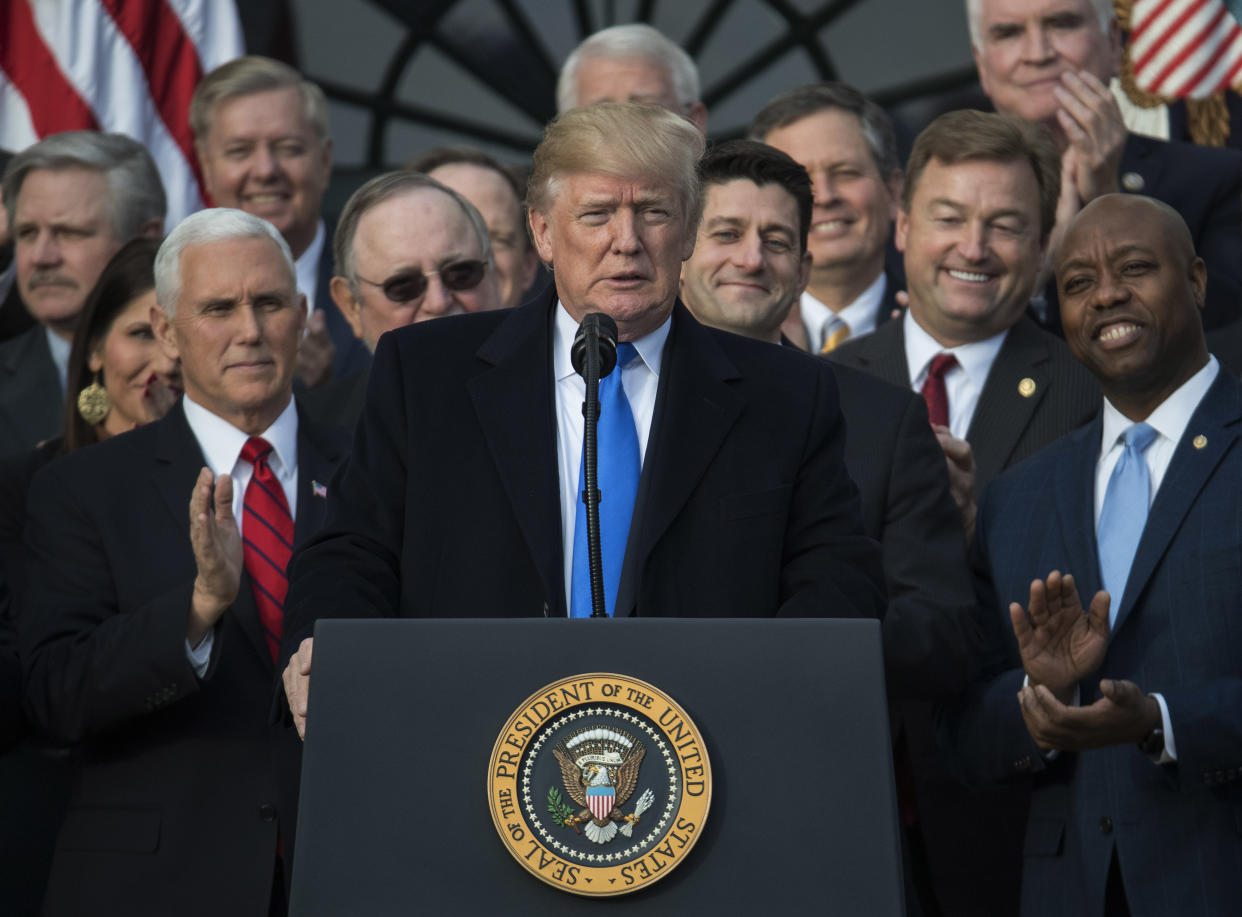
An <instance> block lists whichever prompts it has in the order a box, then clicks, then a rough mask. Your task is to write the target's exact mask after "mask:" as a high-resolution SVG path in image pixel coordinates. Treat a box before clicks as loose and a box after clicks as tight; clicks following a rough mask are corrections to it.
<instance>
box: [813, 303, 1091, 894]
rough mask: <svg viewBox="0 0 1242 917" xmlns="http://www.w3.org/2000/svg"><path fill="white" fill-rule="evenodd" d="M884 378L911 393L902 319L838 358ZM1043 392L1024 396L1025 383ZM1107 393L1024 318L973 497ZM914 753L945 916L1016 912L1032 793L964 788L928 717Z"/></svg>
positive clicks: (991, 402)
mask: <svg viewBox="0 0 1242 917" xmlns="http://www.w3.org/2000/svg"><path fill="white" fill-rule="evenodd" d="M831 359H832V360H833V361H834V362H840V363H843V364H845V365H846V366H854V367H856V368H858V369H861V370H863V371H864V372H868V373H871V374H873V375H876V376H879V377H880V378H881V379H885V380H886V381H889V382H892V383H894V384H896V385H900V386H902V387H904V388H909V387H910V370H909V368H908V366H907V363H906V341H905V323H904V322H899V321H894V322H888V323H887V324H885V325H882V326H880V327H879V328H877V329H876V331H875V332H874V333H873V334H869V335H867V336H866V337H863V338H860V339H859V340H857V341H850V342H848V343H846V344H845V345H843V346H842V347H840V348H838V349H837V350H836V351H834V352H833V353H832V354H831ZM1027 378H1029V379H1031V380H1033V381H1034V382H1035V390H1034V392H1033V393H1032V394H1030V395H1029V396H1023V395H1022V394H1021V392H1020V391H1019V389H1018V385H1019V382H1020V381H1021V380H1023V379H1027ZM1099 404H1100V390H1099V386H1098V385H1097V384H1096V381H1095V379H1094V378H1093V377H1092V376H1091V374H1090V373H1089V372H1087V370H1086V369H1084V368H1083V366H1082V365H1081V364H1080V363H1079V362H1078V361H1077V360H1075V359H1074V358H1073V356H1072V355H1071V354H1070V352H1069V349H1068V348H1067V347H1066V346H1065V343H1064V342H1063V341H1061V340H1059V339H1057V338H1054V337H1053V336H1052V335H1050V334H1048V333H1047V332H1045V331H1042V330H1040V329H1039V327H1038V326H1036V325H1035V323H1034V322H1033V321H1031V320H1030V319H1029V318H1023V319H1021V320H1020V321H1019V322H1018V323H1017V324H1016V325H1014V326H1013V328H1011V329H1010V331H1009V334H1008V335H1006V337H1005V341H1004V344H1002V346H1001V349H1000V352H999V353H998V354H997V355H996V360H995V361H994V362H993V363H992V369H991V371H990V372H989V373H988V378H987V381H986V382H985V383H984V386H983V391H982V392H981V393H980V395H979V403H978V405H977V406H976V408H975V414H974V418H973V419H972V420H971V424H970V429H969V430H968V431H967V433H966V439H967V441H968V442H969V443H970V445H971V448H972V449H973V450H974V454H975V463H976V472H975V494H976V495H981V494H982V493H983V492H984V489H985V488H986V487H987V485H988V482H990V481H991V480H992V479H993V478H995V477H996V476H997V475H998V474H1000V473H1001V472H1002V471H1004V470H1005V469H1006V468H1008V467H1009V466H1010V465H1013V464H1014V463H1015V462H1018V461H1020V460H1021V459H1023V458H1025V457H1027V456H1029V455H1031V454H1032V453H1034V452H1036V451H1037V450H1039V449H1040V448H1042V447H1044V446H1046V445H1047V444H1048V443H1050V442H1052V441H1053V440H1055V439H1056V438H1057V437H1058V436H1061V435H1062V434H1064V433H1067V432H1068V431H1070V430H1072V429H1074V428H1075V427H1077V426H1079V425H1080V424H1083V423H1086V422H1087V420H1089V419H1090V418H1091V416H1092V415H1093V414H1095V413H1096V412H1097V410H1098V409H1099ZM911 722H912V723H913V724H914V728H911V729H909V730H908V733H907V736H908V742H909V748H910V756H911V760H912V762H913V765H914V776H915V781H916V783H917V791H918V808H919V825H918V830H919V831H920V832H921V834H922V837H923V845H924V848H925V849H926V851H927V860H928V866H929V870H930V873H931V881H932V885H933V886H934V893H935V896H936V899H937V902H938V904H939V907H940V909H941V910H942V911H943V912H944V913H945V914H953V915H955V917H998V915H1007V914H1013V913H1015V912H1016V911H1017V906H1018V884H1019V880H1020V876H1021V868H1022V863H1021V853H1022V831H1023V824H1024V819H1025V815H1026V811H1027V808H1028V801H1027V795H1026V792H1025V790H1022V789H1018V788H1013V787H984V788H978V789H966V788H965V787H962V786H960V785H959V784H958V782H957V781H956V780H955V779H954V778H952V777H951V776H950V775H949V774H948V773H947V772H946V769H945V766H944V764H943V762H942V761H941V755H940V752H939V750H938V749H937V748H936V743H935V738H934V729H933V727H932V724H931V723H930V720H929V719H927V718H923V719H922V720H918V719H915V720H912V721H911Z"/></svg>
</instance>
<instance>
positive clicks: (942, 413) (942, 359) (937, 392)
mask: <svg viewBox="0 0 1242 917" xmlns="http://www.w3.org/2000/svg"><path fill="white" fill-rule="evenodd" d="M956 365H957V357H955V356H953V354H951V353H938V354H936V356H935V357H934V358H933V359H932V361H931V367H930V368H929V369H928V370H927V380H926V381H925V382H924V383H923V400H924V401H926V402H927V417H928V419H929V420H930V421H931V422H932V423H933V424H936V425H937V426H941V427H947V426H948V425H949V393H948V391H946V390H945V387H944V374H945V373H947V372H948V371H949V370H950V369H952V368H953V367H954V366H956Z"/></svg>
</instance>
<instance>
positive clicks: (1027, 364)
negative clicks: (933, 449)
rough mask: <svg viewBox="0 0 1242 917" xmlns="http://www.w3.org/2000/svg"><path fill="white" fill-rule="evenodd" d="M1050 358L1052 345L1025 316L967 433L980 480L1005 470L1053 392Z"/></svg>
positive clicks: (988, 381) (1003, 350) (994, 365)
mask: <svg viewBox="0 0 1242 917" xmlns="http://www.w3.org/2000/svg"><path fill="white" fill-rule="evenodd" d="M1047 361H1048V345H1047V344H1046V343H1045V342H1044V340H1043V339H1042V335H1041V334H1040V331H1039V329H1038V328H1037V327H1036V326H1035V324H1034V323H1033V322H1032V321H1031V320H1030V319H1029V318H1022V319H1021V320H1020V321H1019V322H1018V323H1017V324H1016V325H1014V326H1013V327H1012V328H1011V329H1010V330H1009V333H1008V334H1007V335H1005V342H1004V344H1002V345H1001V349H1000V352H999V353H998V354H997V355H996V359H995V360H994V361H993V362H992V368H991V370H989V371H988V377H987V379H986V380H985V381H984V383H983V390H982V391H981V392H980V393H979V403H978V405H977V406H976V407H975V416H974V417H973V418H972V419H971V422H970V429H969V430H968V431H967V432H966V439H967V440H968V441H969V442H970V445H971V448H973V449H974V451H975V466H976V468H977V479H978V480H980V481H990V480H992V478H994V477H996V476H997V475H998V474H1000V472H1001V471H1003V470H1004V468H1005V463H1006V461H1008V459H1009V456H1010V455H1012V454H1013V450H1014V447H1015V446H1016V445H1017V444H1018V440H1019V439H1020V438H1021V436H1022V431H1023V430H1025V429H1026V427H1027V425H1028V424H1029V423H1030V422H1031V417H1032V416H1034V414H1035V410H1036V408H1038V407H1039V403H1040V402H1041V401H1042V400H1043V399H1044V397H1045V396H1046V395H1047V393H1048V385H1049V384H1050V377H1049V376H1048V373H1047V371H1046V369H1045V367H1044V364H1046V363H1047ZM1026 379H1029V380H1030V381H1031V382H1033V383H1034V388H1033V389H1031V387H1030V385H1029V383H1028V384H1023V381H1024V380H1026ZM1023 391H1027V392H1029V394H1027V395H1023V394H1022V392H1023Z"/></svg>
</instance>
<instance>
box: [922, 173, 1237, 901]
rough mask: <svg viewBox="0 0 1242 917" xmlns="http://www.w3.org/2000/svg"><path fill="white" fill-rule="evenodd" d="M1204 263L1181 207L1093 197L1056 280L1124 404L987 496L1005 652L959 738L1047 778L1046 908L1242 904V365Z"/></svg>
mask: <svg viewBox="0 0 1242 917" xmlns="http://www.w3.org/2000/svg"><path fill="white" fill-rule="evenodd" d="M1206 273H1207V272H1206V269H1205V266H1204V263H1203V261H1202V260H1201V259H1199V258H1197V257H1195V253H1194V248H1193V244H1192V240H1191V237H1190V234H1189V232H1188V230H1187V229H1186V226H1185V223H1184V222H1183V221H1182V220H1181V219H1180V217H1179V216H1178V215H1177V213H1176V212H1175V211H1173V210H1172V209H1171V208H1169V207H1168V206H1167V205H1165V204H1163V203H1160V202H1157V201H1154V200H1152V199H1149V198H1141V197H1132V196H1122V195H1108V196H1104V197H1101V198H1099V199H1098V200H1096V201H1094V202H1093V203H1091V204H1089V205H1088V206H1087V207H1085V208H1084V209H1083V211H1082V213H1081V214H1080V215H1079V216H1078V217H1077V218H1076V219H1075V220H1074V221H1073V222H1072V223H1071V225H1070V228H1069V231H1068V232H1067V234H1066V238H1065V244H1064V247H1063V248H1062V251H1061V253H1060V255H1059V256H1058V265H1057V286H1058V288H1059V291H1060V295H1061V309H1062V319H1063V321H1064V326H1065V330H1066V340H1067V341H1068V342H1069V345H1070V347H1071V348H1072V349H1073V351H1074V355H1075V356H1076V357H1077V358H1078V359H1080V360H1082V361H1083V363H1084V364H1086V366H1087V367H1088V368H1089V369H1090V370H1091V372H1092V373H1093V374H1094V375H1095V376H1096V377H1097V378H1098V379H1099V381H1100V387H1101V388H1102V389H1103V391H1104V397H1105V400H1104V406H1103V411H1102V412H1101V414H1100V417H1099V418H1097V419H1096V420H1095V421H1094V422H1093V423H1092V424H1090V425H1089V426H1087V427H1084V428H1083V429H1081V430H1077V431H1075V432H1073V433H1071V434H1069V435H1068V436H1066V437H1064V438H1062V439H1060V440H1058V441H1057V442H1056V443H1055V444H1054V445H1052V446H1050V447H1049V448H1048V449H1046V450H1045V451H1043V452H1041V453H1040V454H1039V455H1037V456H1035V457H1033V458H1032V459H1031V460H1030V461H1028V462H1024V463H1023V464H1022V465H1020V466H1019V467H1017V468H1014V469H1012V470H1011V471H1010V472H1007V473H1006V474H1005V475H1003V476H1002V477H1001V478H999V479H998V480H997V481H996V482H995V484H994V485H993V487H992V488H991V490H990V491H989V492H988V494H987V496H986V498H985V500H984V504H983V507H982V510H981V513H980V522H979V533H978V539H977V544H978V548H979V551H980V565H979V569H980V571H981V573H982V574H983V575H984V576H985V577H986V580H985V581H983V582H982V584H981V585H982V587H983V588H981V594H982V595H983V596H984V597H985V601H984V604H983V607H982V609H981V610H982V612H983V613H984V614H985V616H986V617H985V623H986V624H987V625H988V626H990V629H991V634H992V653H991V655H990V659H989V668H988V671H987V672H986V673H985V675H984V677H983V678H981V680H980V681H979V683H978V684H977V685H976V686H975V687H974V688H973V689H972V691H971V692H970V694H969V695H968V698H967V701H966V703H964V704H963V705H962V706H961V707H960V708H959V709H957V710H955V711H952V712H951V715H950V716H949V717H948V719H947V720H946V727H947V728H946V736H947V738H948V739H949V744H950V746H951V747H953V748H954V749H955V751H956V752H957V755H958V757H959V758H960V761H961V765H962V768H963V770H964V772H965V774H966V775H967V776H968V777H970V778H972V779H977V780H995V779H1021V780H1027V781H1030V782H1031V783H1032V784H1033V786H1034V792H1033V796H1032V801H1031V817H1030V826H1031V827H1030V830H1029V831H1028V834H1027V842H1026V851H1025V853H1026V864H1025V869H1024V872H1023V882H1022V913H1023V914H1024V915H1042V914H1057V915H1068V917H1077V915H1083V917H1100V915H1112V914H1135V915H1164V914H1200V915H1205V917H1212V915H1221V917H1224V915H1226V914H1235V913H1237V909H1238V894H1237V881H1238V879H1237V877H1238V874H1239V870H1242V837H1240V836H1239V833H1238V827H1237V821H1238V813H1239V812H1240V811H1242V780H1239V775H1240V774H1242V744H1240V743H1239V741H1238V736H1239V734H1242V638H1240V637H1239V633H1238V630H1237V628H1236V626H1235V625H1236V623H1237V621H1238V618H1239V615H1242V601H1240V599H1239V596H1242V564H1240V563H1239V557H1240V556H1242V530H1240V529H1239V519H1242V497H1240V495H1239V489H1238V486H1237V482H1238V478H1239V475H1240V474H1242V444H1240V443H1239V432H1240V431H1242V385H1240V384H1239V383H1238V381H1237V380H1236V379H1235V378H1233V377H1232V376H1230V375H1228V374H1227V373H1224V372H1221V371H1220V370H1219V366H1218V364H1217V362H1216V360H1215V359H1214V358H1211V357H1209V355H1208V351H1207V347H1206V345H1205V343H1204V338H1203V328H1202V324H1201V322H1200V320H1199V310H1200V309H1202V308H1203V301H1204V295H1205V294H1204V287H1205V281H1206ZM1049 571H1054V572H1052V573H1049ZM1055 571H1060V572H1055ZM1032 577H1036V578H1037V579H1036V580H1035V582H1034V583H1032ZM1040 577H1047V579H1046V580H1044V579H1038V578H1040ZM1028 599H1029V604H1027V603H1028ZM1024 605H1025V606H1026V607H1024ZM1088 607H1089V611H1088V612H1087V613H1086V614H1084V613H1083V609H1084V608H1088Z"/></svg>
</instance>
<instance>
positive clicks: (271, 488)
mask: <svg viewBox="0 0 1242 917" xmlns="http://www.w3.org/2000/svg"><path fill="white" fill-rule="evenodd" d="M271 452H272V446H271V443H269V442H268V441H267V440H265V439H260V438H259V437H257V436H252V437H250V439H248V440H246V445H245V446H243V447H242V453H241V457H242V458H243V459H245V460H246V461H247V462H250V463H251V464H252V465H254V473H253V474H251V476H250V483H249V484H247V485H246V499H245V501H244V505H243V507H242V517H243V520H242V543H243V555H244V559H245V563H246V572H247V573H249V574H250V584H251V586H252V587H253V589H254V601H255V605H256V606H257V607H258V609H259V620H260V621H261V622H262V623H263V635H264V636H265V637H266V638H267V648H268V651H269V652H271V654H272V661H273V662H275V660H276V656H277V655H278V654H279V652H280V629H281V621H282V619H283V618H284V614H285V593H287V592H288V591H289V578H288V574H287V572H286V571H287V570H288V567H289V557H290V555H291V554H292V553H293V517H292V516H291V515H289V503H288V501H287V500H286V499H285V491H284V488H283V487H281V486H280V481H278V480H277V479H276V475H274V474H273V473H272V469H271V466H270V465H268V463H267V457H268V456H269V455H270V454H271Z"/></svg>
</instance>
